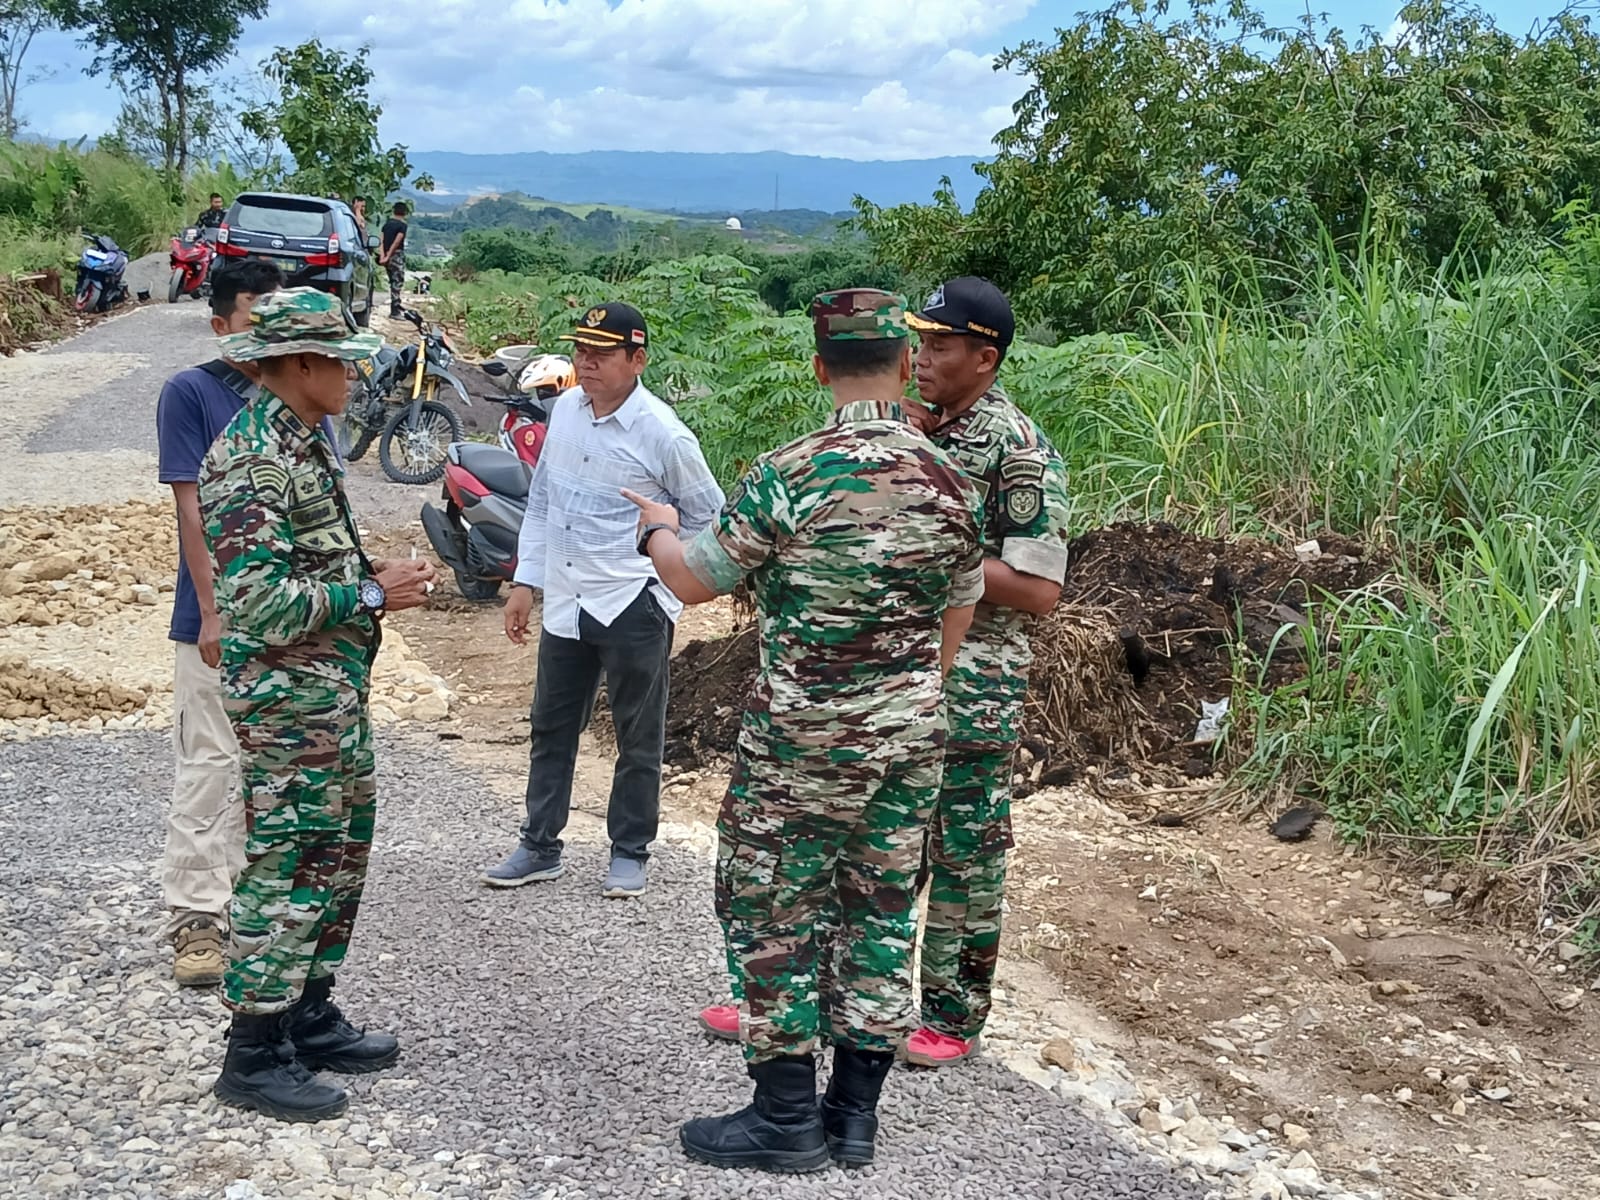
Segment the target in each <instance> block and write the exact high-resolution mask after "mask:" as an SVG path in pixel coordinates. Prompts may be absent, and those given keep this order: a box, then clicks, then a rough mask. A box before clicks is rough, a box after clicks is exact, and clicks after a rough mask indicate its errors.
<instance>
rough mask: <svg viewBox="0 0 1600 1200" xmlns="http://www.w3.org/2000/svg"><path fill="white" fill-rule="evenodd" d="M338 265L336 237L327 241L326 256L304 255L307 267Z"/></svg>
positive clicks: (337, 240)
mask: <svg viewBox="0 0 1600 1200" xmlns="http://www.w3.org/2000/svg"><path fill="white" fill-rule="evenodd" d="M338 265H339V238H338V236H337V235H335V236H334V237H331V238H329V239H328V251H327V253H326V254H308V255H306V266H308V267H337V266H338Z"/></svg>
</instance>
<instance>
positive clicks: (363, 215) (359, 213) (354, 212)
mask: <svg viewBox="0 0 1600 1200" xmlns="http://www.w3.org/2000/svg"><path fill="white" fill-rule="evenodd" d="M350 215H351V216H353V217H355V219H356V232H357V233H359V234H360V235H361V244H362V245H363V246H365V245H366V244H367V198H366V197H365V196H357V197H356V198H355V199H354V200H352V201H350Z"/></svg>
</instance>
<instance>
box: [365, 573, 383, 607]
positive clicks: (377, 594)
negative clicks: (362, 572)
mask: <svg viewBox="0 0 1600 1200" xmlns="http://www.w3.org/2000/svg"><path fill="white" fill-rule="evenodd" d="M361 603H362V604H364V605H366V606H367V607H368V608H382V607H383V585H382V584H380V583H379V582H378V581H377V580H376V579H364V580H362V581H361Z"/></svg>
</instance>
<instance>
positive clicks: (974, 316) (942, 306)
mask: <svg viewBox="0 0 1600 1200" xmlns="http://www.w3.org/2000/svg"><path fill="white" fill-rule="evenodd" d="M906 324H908V325H910V326H911V328H913V329H915V330H917V332H919V333H960V334H965V335H967V336H968V337H975V338H982V339H983V340H984V341H986V342H993V343H994V344H995V345H996V346H999V347H1000V349H1002V350H1005V349H1008V348H1009V347H1010V345H1011V339H1012V338H1013V337H1015V336H1016V332H1017V319H1016V317H1015V316H1013V315H1012V312H1011V301H1009V300H1007V299H1006V295H1005V293H1004V292H1002V291H1001V290H1000V289H999V288H997V287H995V285H994V284H992V283H990V282H989V281H988V280H987V279H979V278H978V277H977V276H976V275H962V276H961V277H959V278H957V279H949V280H946V281H945V282H944V283H941V284H940V285H939V286H938V287H936V288H934V289H933V295H931V296H929V297H928V302H927V303H926V304H924V305H923V306H922V311H921V312H917V313H907V314H906Z"/></svg>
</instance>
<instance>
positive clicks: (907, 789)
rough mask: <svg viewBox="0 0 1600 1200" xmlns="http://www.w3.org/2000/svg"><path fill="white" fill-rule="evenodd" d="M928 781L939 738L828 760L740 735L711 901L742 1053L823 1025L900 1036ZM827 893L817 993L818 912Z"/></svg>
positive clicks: (930, 791) (788, 1047) (760, 1053)
mask: <svg viewBox="0 0 1600 1200" xmlns="http://www.w3.org/2000/svg"><path fill="white" fill-rule="evenodd" d="M938 788H939V760H938V755H937V752H935V753H933V754H931V755H929V756H928V757H927V758H926V759H906V760H901V761H883V762H870V761H865V762H850V763H837V762H835V761H833V760H832V759H831V758H830V756H829V754H828V753H827V752H824V751H811V752H802V753H800V754H799V755H794V754H792V753H785V754H784V756H783V759H782V761H779V759H778V758H777V757H776V756H768V755H747V754H746V753H745V752H744V750H743V748H741V753H740V756H739V761H738V763H737V764H736V765H735V767H734V776H733V780H732V782H731V783H730V784H729V787H728V792H727V795H726V796H725V797H724V799H723V803H722V812H721V815H720V816H719V818H718V821H717V834H718V847H717V883H716V907H717V916H718V918H719V919H720V920H721V921H722V925H723V930H724V933H725V935H726V945H727V953H728V968H729V973H730V975H731V976H732V978H733V979H734V987H735V991H736V994H737V995H739V996H740V997H741V1004H740V1020H739V1026H740V1040H741V1041H742V1042H743V1043H744V1053H745V1058H746V1059H747V1060H748V1061H750V1062H752V1063H757V1062H765V1061H767V1060H769V1059H773V1058H779V1057H783V1056H785V1055H795V1054H806V1053H809V1052H810V1051H812V1050H814V1049H815V1048H816V1046H817V1044H818V1042H819V1040H822V1039H823V1038H824V1037H825V1038H826V1040H828V1041H831V1042H833V1043H835V1044H844V1045H849V1046H854V1047H856V1048H858V1049H861V1050H893V1049H894V1048H895V1047H896V1046H898V1045H899V1044H900V1042H901V1041H902V1040H903V1039H904V1038H905V1036H906V1035H907V1033H908V1032H909V1030H910V1028H911V1027H912V1021H913V1017H914V1014H913V1008H912V990H911V953H912V944H913V941H914V939H915V936H916V896H915V886H916V874H917V868H918V865H919V863H920V861H921V855H922V840H923V830H924V828H925V826H926V824H927V820H928V811H929V808H930V806H931V805H932V804H933V801H934V797H935V796H936V795H937V794H938ZM830 907H831V908H832V910H833V914H834V920H835V928H834V929H833V930H832V931H831V935H830V937H829V942H828V944H827V945H826V946H825V947H824V948H823V952H824V953H826V954H827V955H828V958H829V963H828V964H827V965H826V968H824V969H823V971H822V973H823V974H824V975H827V976H828V977H829V978H830V984H829V992H828V995H826V996H822V997H819V994H818V977H819V967H823V964H821V963H820V962H819V942H818V936H817V935H818V930H817V924H818V920H819V918H821V917H822V916H823V914H824V912H825V911H827V910H829V908H830ZM824 1012H826V1014H827V1016H826V1019H824V1018H823V1016H822V1014H823V1013H824Z"/></svg>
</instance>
